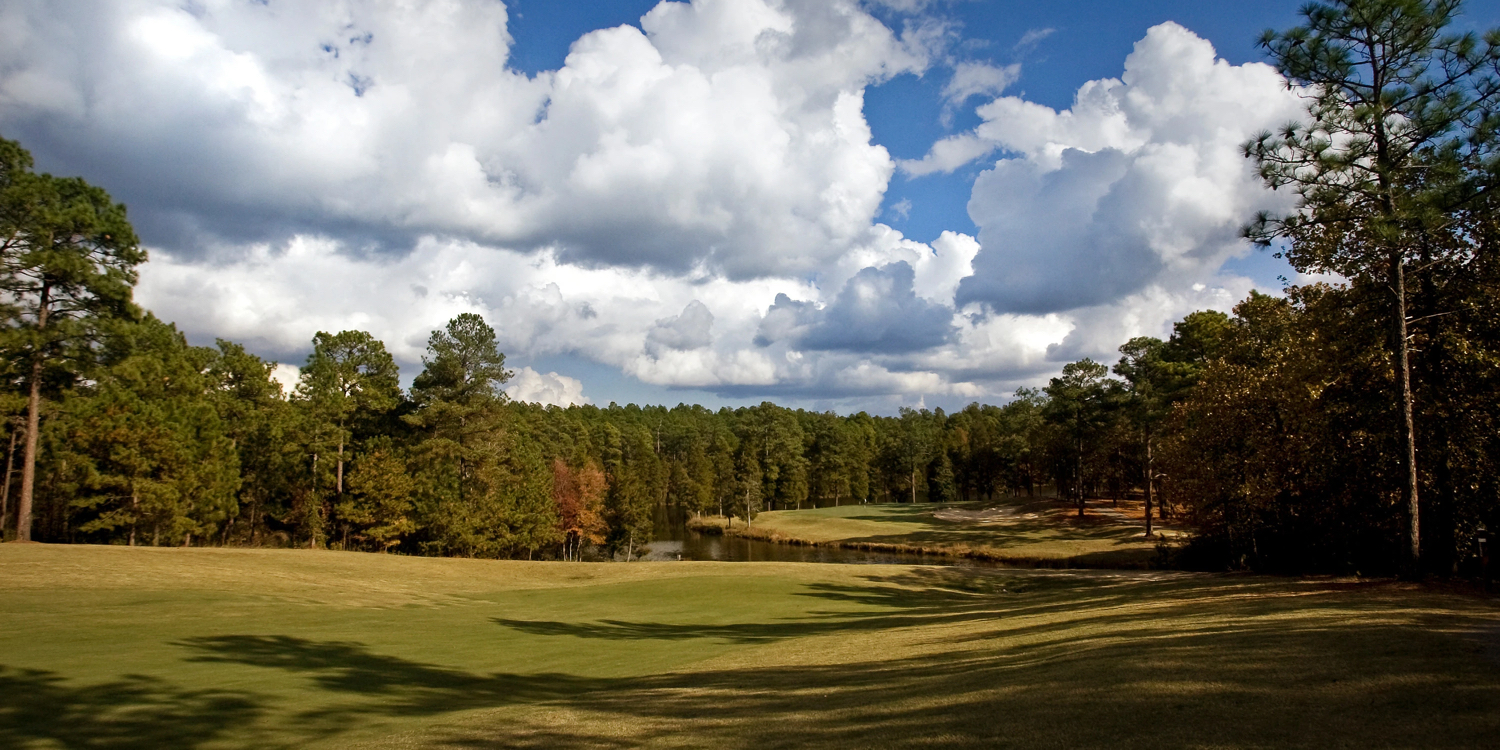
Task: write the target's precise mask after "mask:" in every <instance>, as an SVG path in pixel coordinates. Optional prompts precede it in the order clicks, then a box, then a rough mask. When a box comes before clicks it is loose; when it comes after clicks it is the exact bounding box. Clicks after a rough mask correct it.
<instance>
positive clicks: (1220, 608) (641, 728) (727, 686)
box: [185, 576, 1500, 748]
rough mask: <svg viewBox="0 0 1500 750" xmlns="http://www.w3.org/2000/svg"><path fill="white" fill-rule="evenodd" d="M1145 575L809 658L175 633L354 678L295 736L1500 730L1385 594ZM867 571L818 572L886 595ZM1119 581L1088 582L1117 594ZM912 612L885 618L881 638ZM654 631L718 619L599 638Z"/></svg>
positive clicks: (1000, 741) (443, 742)
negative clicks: (594, 672) (534, 668)
mask: <svg viewBox="0 0 1500 750" xmlns="http://www.w3.org/2000/svg"><path fill="white" fill-rule="evenodd" d="M888 578H897V577H888ZM921 579H922V580H930V579H928V578H927V577H925V576H923V577H921ZM930 582H933V583H942V584H962V583H963V582H962V581H953V580H948V579H946V578H939V579H936V580H930ZM1047 583H1048V585H1049V586H1052V588H1047V587H1041V588H1040V589H1039V590H1037V591H1034V592H1033V594H1034V595H1035V596H1037V597H1038V598H1039V601H1036V602H1030V603H1021V606H1019V607H1018V608H1017V611H1022V612H1026V613H1027V614H1029V615H1039V614H1045V613H1047V612H1049V611H1050V612H1053V613H1054V614H1055V613H1056V610H1055V609H1054V608H1056V607H1060V606H1065V605H1066V602H1065V601H1064V600H1065V599H1066V598H1067V592H1065V591H1064V590H1063V586H1062V584H1060V583H1058V582H1057V581H1048V582H1047ZM908 584H909V582H908ZM978 585H979V586H980V587H984V586H988V585H992V584H978ZM1142 585H1152V586H1158V587H1161V588H1160V590H1159V591H1160V593H1162V594H1164V595H1173V596H1170V598H1169V600H1168V601H1166V602H1165V603H1164V605H1163V607H1161V608H1158V609H1155V610H1151V611H1130V612H1118V611H1117V612H1111V611H1109V610H1110V609H1111V607H1110V606H1107V605H1106V606H1103V607H1101V608H1097V609H1098V611H1094V612H1090V613H1085V614H1084V615H1083V616H1082V617H1081V618H1080V619H1074V620H1071V621H1063V622H1055V621H1047V620H1046V618H1044V617H1031V618H1030V619H1029V620H1028V621H1027V622H1024V623H1017V622H1012V621H1010V619H1008V618H1001V619H997V620H996V621H995V622H993V623H990V624H989V626H988V627H986V628H980V629H978V630H970V631H965V632H964V633H962V634H960V635H959V637H955V638H953V639H951V647H948V648H944V649H941V650H939V651H938V652H929V653H925V654H919V655H915V656H906V657H884V658H883V657H882V655H880V654H870V655H869V656H868V657H864V658H859V657H856V658H855V659H854V660H852V661H845V662H841V663H817V662H818V657H817V655H815V654H814V655H811V656H810V657H809V656H802V657H794V661H792V662H791V663H785V664H780V665H770V666H755V667H749V668H709V669H700V670H697V671H682V672H671V673H663V674H653V675H645V676H640V677H630V678H589V677H582V676H577V675H559V674H537V675H518V674H487V675H486V674H476V673H470V672H466V671H463V670H459V669H453V668H450V667H444V666H438V665H433V664H424V663H421V662H416V661H411V660H406V659H402V658H399V657H394V656H388V655H381V654H376V653H372V652H371V651H370V650H369V649H368V648H366V647H364V646H362V645H361V644H357V643H348V642H318V641H309V640H303V639H295V638H284V637H277V638H256V637H248V636H237V637H230V638H214V639H197V640H195V641H192V642H188V643H187V644H185V645H189V646H190V647H192V648H194V649H195V650H197V651H199V652H200V654H199V656H198V657H196V658H200V659H208V660H214V661H228V662H234V663H239V664H247V665H253V666H259V667H264V668H271V669H279V670H286V671H289V672H294V673H298V674H307V675H310V676H311V677H312V678H313V679H314V681H315V683H316V684H317V685H319V686H320V687H321V688H323V689H324V690H326V691H328V692H329V693H330V696H331V697H337V696H339V695H342V696H346V697H349V698H351V699H357V700H350V701H346V702H343V703H339V704H337V705H335V706H334V707H332V708H327V709H321V710H319V711H317V712H307V713H304V714H302V715H300V716H298V717H297V721H300V722H302V724H303V728H302V729H301V730H300V731H302V732H303V733H304V735H306V736H324V735H327V734H328V733H330V732H334V731H340V730H342V729H343V728H347V727H351V726H355V725H357V724H359V723H361V722H366V721H369V720H372V719H375V718H379V717H440V716H446V715H450V714H456V713H457V712H460V711H464V712H468V713H465V714H464V716H463V717H455V719H456V722H457V723H454V720H447V721H444V722H443V723H441V724H436V723H433V724H428V729H425V730H423V732H424V733H423V734H421V735H420V736H418V737H417V738H416V740H415V742H416V744H421V745H423V746H450V747H475V748H477V747H550V748H613V747H627V746H640V745H655V744H661V745H672V746H684V745H688V746H704V747H707V746H713V747H751V746H754V747H794V746H819V747H852V746H870V745H875V746H883V747H915V746H922V747H932V746H937V747H965V746H994V747H1095V746H1105V745H1109V746H1116V747H1157V746H1188V745H1198V746H1219V747H1283V746H1304V747H1324V746H1330V747H1335V746H1343V747H1380V746H1426V747H1473V746H1480V745H1483V744H1484V739H1485V738H1486V737H1492V736H1493V735H1492V733H1493V732H1495V731H1500V714H1497V713H1496V712H1494V711H1493V707H1494V705H1496V702H1497V701H1500V669H1495V668H1492V667H1490V666H1489V665H1488V664H1487V663H1483V662H1482V661H1475V660H1467V661H1466V660H1465V654H1464V653H1463V652H1462V647H1461V646H1459V645H1458V642H1457V641H1455V640H1453V639H1447V638H1444V637H1442V636H1441V635H1438V634H1435V633H1433V632H1430V631H1429V630H1428V629H1426V628H1424V627H1422V626H1421V623H1419V622H1415V621H1412V620H1409V619H1408V620H1404V621H1403V620H1400V619H1398V618H1395V617H1394V616H1393V615H1394V614H1397V613H1399V612H1401V608H1402V606H1403V604H1402V603H1401V602H1400V601H1399V599H1396V600H1393V601H1391V602H1389V603H1386V602H1382V601H1380V600H1379V599H1378V598H1377V600H1376V601H1374V602H1369V601H1361V602H1358V604H1357V606H1356V605H1354V604H1350V603H1348V602H1344V601H1340V600H1339V599H1338V598H1337V597H1336V596H1335V597H1332V598H1330V597H1329V596H1327V594H1328V589H1318V587H1313V588H1314V589H1317V591H1314V592H1313V593H1311V594H1308V596H1316V597H1320V598H1318V599H1317V600H1316V601H1315V602H1313V604H1314V605H1315V606H1311V607H1309V606H1307V605H1308V602H1305V601H1301V600H1300V599H1299V597H1300V596H1302V595H1301V594H1298V593H1297V592H1295V591H1289V592H1286V594H1285V596H1282V597H1280V598H1276V597H1273V598H1272V599H1270V600H1269V601H1266V600H1260V599H1257V598H1256V597H1255V596H1253V594H1254V593H1255V589H1254V587H1253V586H1247V585H1246V584H1245V583H1244V582H1241V581H1236V580H1233V579H1228V580H1223V579H1221V580H1215V581H1208V582H1204V581H1189V582H1181V581H1167V582H1154V583H1150V584H1142ZM872 588H873V589H875V593H871V594H859V593H856V592H854V591H830V592H828V593H834V594H837V595H838V596H841V597H848V596H852V597H855V598H856V599H857V600H862V601H864V600H869V598H870V597H873V600H874V601H882V600H884V599H885V598H886V597H890V596H894V595H893V594H890V593H887V592H882V591H880V589H883V588H887V586H883V585H875V586H873V587H872ZM1105 588H1106V589H1108V588H1109V585H1108V584H1105ZM1120 588H1121V589H1122V590H1121V591H1106V592H1105V593H1103V594H1101V595H1100V597H1101V601H1104V602H1110V601H1115V602H1118V601H1122V599H1121V598H1120V597H1127V598H1128V597H1129V596H1131V595H1132V594H1131V593H1130V592H1129V591H1125V590H1123V589H1130V588H1132V587H1131V586H1128V585H1125V584H1120ZM1262 588H1264V587H1262ZM1318 591H1321V593H1318ZM1073 593H1075V594H1076V592H1073ZM964 595H965V592H963V591H961V590H942V589H938V590H936V591H932V592H927V598H925V599H924V598H918V599H915V600H908V599H903V600H901V601H903V602H907V603H909V604H911V606H913V607H914V608H918V609H920V608H922V607H942V606H945V605H943V604H942V603H941V602H943V601H944V599H943V597H945V596H948V597H956V598H957V599H958V600H960V601H961V600H962V597H963V596H964ZM969 595H970V596H974V595H975V594H973V593H972V592H970V593H969ZM981 596H982V594H981ZM1195 596H1201V597H1203V599H1204V600H1203V601H1201V602H1200V601H1195V600H1194V597H1195ZM951 604H952V603H951V601H950V602H949V605H947V606H951ZM1408 604H1409V602H1408ZM970 614H972V615H975V616H980V610H979V609H978V608H976V609H974V610H973V611H972V612H971V613H970ZM1481 614H1483V613H1481ZM1493 614H1494V613H1493V612H1489V613H1488V615H1487V616H1489V617H1493ZM1203 615H1212V617H1207V616H1203ZM1200 616H1203V617H1201V621H1195V624H1194V626H1193V627H1191V628H1184V627H1182V622H1183V619H1184V618H1187V619H1189V620H1193V619H1194V618H1200ZM1360 618H1364V621H1362V620H1361V619H1360ZM868 621H870V618H862V617H859V616H856V617H854V618H853V619H852V621H851V622H852V624H854V625H855V626H856V627H862V626H864V624H865V623H866V622H868ZM851 622H845V623H842V624H843V625H849V624H851ZM838 624H839V623H831V625H838ZM607 627H614V626H607ZM674 627H676V628H680V630H679V631H678V632H675V633H674V632H673V631H672V630H671V628H674ZM531 632H535V633H536V634H538V635H552V634H554V633H553V632H551V631H543V630H540V629H538V630H534V631H531ZM557 632H558V634H565V635H578V633H577V632H573V631H567V630H559V631H557ZM826 632H836V631H834V630H829V631H826ZM912 632H913V631H904V632H892V633H891V637H892V638H893V639H895V640H894V641H893V646H895V645H899V642H900V640H901V639H903V638H910V637H912V636H911V635H910V633H912ZM705 633H707V634H708V635H704V634H705ZM664 636H665V637H670V638H674V639H679V638H682V639H685V638H692V637H705V638H717V637H721V636H720V635H719V634H718V631H715V630H714V629H712V628H705V627H704V626H701V625H682V626H672V625H668V624H649V623H637V624H634V626H633V627H631V628H627V629H624V630H620V631H612V632H609V633H608V635H606V636H604V637H606V638H617V637H641V638H659V637H664ZM924 637H927V638H930V637H931V636H930V635H928V636H924ZM752 642H756V641H752ZM601 647H602V648H608V647H607V646H601ZM602 653H607V652H602ZM809 658H810V659H811V661H809ZM486 709H487V710H486Z"/></svg>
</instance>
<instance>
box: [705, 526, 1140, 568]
mask: <svg viewBox="0 0 1500 750" xmlns="http://www.w3.org/2000/svg"><path fill="white" fill-rule="evenodd" d="M732 523H733V519H728V518H725V517H724V516H717V515H715V516H693V517H690V518H688V519H687V529H688V531H692V532H695V533H698V534H703V535H706V536H731V537H739V538H742V539H753V540H755V541H760V542H770V543H773V544H786V545H792V546H798V547H827V548H834V549H845V550H856V551H860V552H876V553H887V554H899V555H920V556H922V557H934V558H942V559H945V560H950V561H958V560H974V561H979V562H985V563H992V564H998V565H1007V566H1013V567H1020V568H1058V569H1066V568H1096V569H1107V570H1153V569H1158V568H1164V567H1166V566H1163V565H1161V564H1160V559H1159V558H1160V557H1161V554H1160V552H1159V551H1158V552H1157V553H1156V554H1152V555H1139V554H1134V553H1130V554H1118V555H1101V554H1099V553H1090V554H1085V555H1074V556H1070V557H1036V556H1028V555H1016V554H1013V553H1008V552H1006V551H1004V550H1003V549H999V548H995V547H987V546H972V545H966V544H964V545H922V544H905V543H896V542H870V541H857V540H846V539H807V538H803V537H797V536H790V535H787V534H784V533H782V532H778V531H766V530H763V529H760V528H756V527H755V525H754V524H753V523H752V524H750V525H748V526H732V525H730V524H732Z"/></svg>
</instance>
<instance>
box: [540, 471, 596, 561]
mask: <svg viewBox="0 0 1500 750" xmlns="http://www.w3.org/2000/svg"><path fill="white" fill-rule="evenodd" d="M605 489H606V486H605V480H604V472H603V471H601V470H600V469H599V467H598V466H597V465H595V464H594V462H593V461H589V462H587V463H585V464H584V465H583V468H581V469H577V470H574V469H573V468H572V467H570V466H568V464H567V463H566V462H565V461H563V460H562V459H560V458H554V459H552V502H553V503H554V504H555V505H556V506H557V518H558V526H559V528H561V530H562V533H563V559H564V560H577V559H578V554H579V551H580V550H581V549H582V548H583V545H585V544H602V543H603V542H604V537H605V534H606V533H608V531H609V526H608V524H606V523H605V522H604V514H603V511H604V492H605Z"/></svg>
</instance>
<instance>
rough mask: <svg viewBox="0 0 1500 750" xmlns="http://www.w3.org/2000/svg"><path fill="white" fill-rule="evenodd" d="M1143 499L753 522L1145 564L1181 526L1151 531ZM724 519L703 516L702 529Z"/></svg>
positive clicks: (800, 513)
mask: <svg viewBox="0 0 1500 750" xmlns="http://www.w3.org/2000/svg"><path fill="white" fill-rule="evenodd" d="M1141 512H1142V508H1141V503H1140V502H1139V501H1134V502H1127V501H1122V502H1120V503H1119V504H1113V503H1109V502H1103V501H1094V502H1092V503H1091V504H1090V506H1089V509H1088V513H1087V515H1086V516H1085V517H1083V518H1078V517H1077V516H1076V513H1077V511H1076V510H1075V506H1073V505H1072V504H1071V503H1066V502H1058V501H1057V500H1053V499H1045V498H1037V499H1030V500H1028V499H1026V498H1006V499H1001V500H995V501H992V502H970V503H947V504H930V503H897V504H884V505H845V506H842V507H833V508H816V509H811V510H779V511H768V512H765V513H761V514H759V515H757V516H756V517H755V523H754V524H752V525H751V526H750V528H749V529H746V528H745V527H744V521H743V520H741V521H740V523H739V525H737V526H734V527H733V529H732V531H731V533H734V534H737V535H740V536H748V537H752V538H756V539H767V540H771V541H782V542H794V543H802V544H829V545H838V546H846V547H855V548H860V549H883V550H890V551H900V552H920V553H924V554H947V555H958V556H963V557H973V558H978V559H984V560H998V561H1001V562H1009V563H1016V564H1041V565H1068V566H1074V567H1085V568H1087V567H1146V566H1147V565H1148V564H1149V563H1150V562H1151V561H1152V559H1153V558H1155V557H1156V555H1157V543H1158V542H1160V541H1162V540H1164V539H1165V540H1168V541H1171V540H1174V539H1176V538H1178V536H1179V531H1178V530H1177V529H1176V527H1175V526H1172V525H1166V526H1165V528H1158V529H1157V530H1158V531H1160V532H1161V534H1160V535H1159V536H1157V537H1155V538H1151V539H1147V538H1146V537H1145V527H1144V524H1143V523H1142V521H1141ZM714 524H717V525H719V526H722V525H723V524H724V521H723V519H721V518H708V519H702V520H699V521H697V522H696V523H695V524H694V525H695V526H696V527H697V528H700V529H705V530H711V529H706V528H705V527H707V526H710V525H714Z"/></svg>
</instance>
